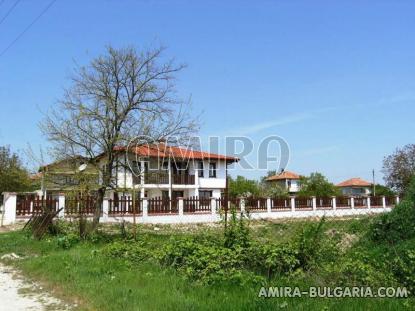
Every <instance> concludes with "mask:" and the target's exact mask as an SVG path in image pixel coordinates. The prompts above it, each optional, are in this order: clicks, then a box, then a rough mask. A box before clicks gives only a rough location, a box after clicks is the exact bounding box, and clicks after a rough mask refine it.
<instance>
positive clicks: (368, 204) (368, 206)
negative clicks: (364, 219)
mask: <svg viewBox="0 0 415 311" xmlns="http://www.w3.org/2000/svg"><path fill="white" fill-rule="evenodd" d="M366 202H367V203H366V205H367V209H370V208H371V204H370V197H367V199H366Z"/></svg>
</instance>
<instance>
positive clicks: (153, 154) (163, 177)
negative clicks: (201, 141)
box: [99, 143, 239, 198]
mask: <svg viewBox="0 0 415 311" xmlns="http://www.w3.org/2000/svg"><path fill="white" fill-rule="evenodd" d="M117 151H118V153H117V161H116V162H117V163H118V164H117V165H116V168H115V173H114V175H115V176H116V180H115V182H116V185H115V188H116V189H118V191H113V192H112V194H110V196H120V195H126V196H129V195H131V193H130V191H131V189H136V190H137V191H139V192H140V196H141V197H142V198H144V197H146V198H154V197H162V198H177V197H192V196H197V197H200V198H211V197H214V198H220V197H221V196H222V193H223V192H224V191H225V189H226V187H227V169H228V165H230V164H232V163H234V162H237V161H239V159H238V158H236V157H232V156H227V155H220V154H215V153H209V152H203V151H196V150H192V149H188V148H182V147H176V146H169V145H167V144H165V143H157V144H152V145H141V146H137V147H133V148H129V151H128V152H126V148H123V147H118V148H117ZM100 158H101V159H100V160H99V165H100V167H101V169H104V167H105V155H102V156H101V157H100Z"/></svg>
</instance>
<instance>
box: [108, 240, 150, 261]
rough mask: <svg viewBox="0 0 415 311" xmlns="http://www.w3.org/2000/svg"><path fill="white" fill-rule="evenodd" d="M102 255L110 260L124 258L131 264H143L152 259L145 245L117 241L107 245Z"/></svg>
mask: <svg viewBox="0 0 415 311" xmlns="http://www.w3.org/2000/svg"><path fill="white" fill-rule="evenodd" d="M102 254H103V255H104V256H106V257H110V258H122V259H125V260H128V261H131V262H135V263H137V262H142V261H144V260H147V259H150V258H152V255H151V254H150V252H149V250H148V249H147V248H146V247H144V244H143V243H140V242H133V241H127V242H126V241H116V242H113V243H111V244H108V245H106V246H105V247H104V248H103V249H102Z"/></svg>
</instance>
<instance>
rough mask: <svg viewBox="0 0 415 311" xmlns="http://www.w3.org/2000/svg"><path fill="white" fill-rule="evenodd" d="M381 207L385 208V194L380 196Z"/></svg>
mask: <svg viewBox="0 0 415 311" xmlns="http://www.w3.org/2000/svg"><path fill="white" fill-rule="evenodd" d="M382 207H383V209H385V208H386V197H385V196H382Z"/></svg>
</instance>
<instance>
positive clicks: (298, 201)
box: [295, 198, 313, 210]
mask: <svg viewBox="0 0 415 311" xmlns="http://www.w3.org/2000/svg"><path fill="white" fill-rule="evenodd" d="M295 208H296V209H303V210H304V209H313V199H312V198H295Z"/></svg>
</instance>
